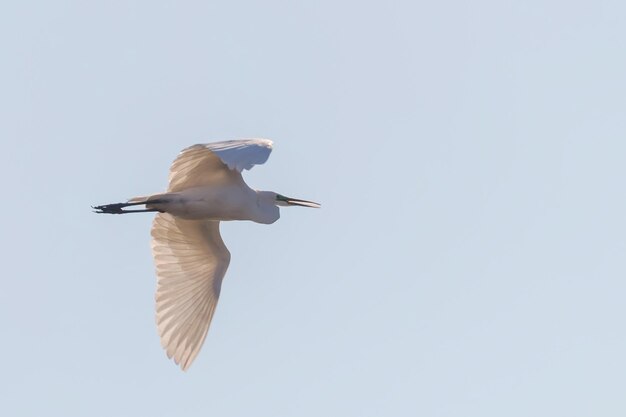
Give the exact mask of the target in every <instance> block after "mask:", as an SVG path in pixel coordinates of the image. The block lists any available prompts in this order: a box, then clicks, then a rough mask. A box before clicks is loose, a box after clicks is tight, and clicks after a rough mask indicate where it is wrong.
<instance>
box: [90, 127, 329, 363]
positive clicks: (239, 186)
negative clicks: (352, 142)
mask: <svg viewBox="0 0 626 417" xmlns="http://www.w3.org/2000/svg"><path fill="white" fill-rule="evenodd" d="M271 151H272V141H270V140H267V139H244V140H232V141H224V142H215V143H209V144H201V145H194V146H191V147H189V148H186V149H184V150H183V151H182V152H181V153H180V154H179V155H178V157H177V158H176V160H175V161H174V162H173V164H172V166H171V168H170V174H169V186H168V189H167V192H165V193H162V194H155V195H151V196H147V197H135V198H132V199H130V200H129V201H128V202H126V203H115V204H105V205H101V206H96V207H94V209H95V210H96V212H97V213H109V214H125V213H139V212H158V213H157V215H156V217H155V218H154V222H153V223H152V233H151V234H152V254H153V257H154V262H155V264H156V273H157V290H156V322H157V327H158V331H159V336H160V338H161V344H162V346H163V348H164V349H165V351H166V352H167V356H168V357H169V358H173V359H174V362H176V363H177V364H179V365H180V367H181V368H182V369H183V370H187V369H188V368H189V366H190V365H191V363H192V362H193V360H194V359H195V358H196V356H197V354H198V352H199V351H200V347H201V346H202V344H203V343H204V339H205V338H206V335H207V332H208V330H209V325H210V324H211V319H212V317H213V313H214V311H215V307H216V305H217V300H218V297H219V294H220V289H221V286H222V279H223V278H224V274H225V273H226V269H227V268H228V264H229V262H230V252H229V251H228V249H227V248H226V246H225V245H224V242H223V241H222V238H221V236H220V231H219V223H220V221H222V220H252V221H253V222H257V223H264V224H271V223H274V222H275V221H276V220H278V218H279V217H280V213H279V209H278V206H304V207H320V205H319V204H318V203H314V202H312V201H307V200H299V199H295V198H290V197H285V196H283V195H280V194H277V193H275V192H271V191H255V190H253V189H251V188H250V187H248V186H247V185H246V183H245V182H244V180H243V178H242V176H241V172H242V171H243V170H244V169H251V168H252V167H253V166H254V165H257V164H263V163H264V162H265V161H267V158H268V157H269V155H270V152H271ZM139 205H145V208H143V209H131V210H124V208H125V207H128V206H139Z"/></svg>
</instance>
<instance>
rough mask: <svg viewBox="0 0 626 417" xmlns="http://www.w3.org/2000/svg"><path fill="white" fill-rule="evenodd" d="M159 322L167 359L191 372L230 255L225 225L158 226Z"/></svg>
mask: <svg viewBox="0 0 626 417" xmlns="http://www.w3.org/2000/svg"><path fill="white" fill-rule="evenodd" d="M152 253H153V256H154V261H155V264H156V270H157V292H156V297H155V299H156V320H157V327H158V330H159V336H160V337H161V344H162V346H163V348H164V349H165V351H166V353H167V356H168V357H169V358H173V359H174V362H176V363H177V364H179V365H180V367H181V368H182V369H183V370H187V369H188V368H189V366H190V365H191V363H192V362H193V360H194V359H195V357H196V356H197V354H198V352H199V351H200V348H201V347H202V344H203V343H204V339H205V338H206V335H207V332H208V330H209V326H210V324H211V319H212V318H213V313H214V312H215V307H216V306H217V301H218V298H219V295H220V289H221V286H222V280H223V278H224V275H225V274H226V269H227V268H228V264H229V262H230V253H229V252H228V249H226V246H225V245H224V242H223V241H222V238H221V236H220V233H219V222H217V221H200V220H183V219H179V218H177V217H174V216H172V215H170V214H167V213H158V214H157V215H156V217H155V219H154V222H153V224H152Z"/></svg>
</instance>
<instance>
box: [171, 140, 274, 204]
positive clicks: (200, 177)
mask: <svg viewBox="0 0 626 417" xmlns="http://www.w3.org/2000/svg"><path fill="white" fill-rule="evenodd" d="M271 152H272V141H271V140H268V139H241V140H228V141H224V142H214V143H207V144H204V145H202V144H200V145H193V146H190V147H188V148H186V149H183V150H182V151H181V153H180V154H179V155H178V157H177V158H176V160H175V161H174V163H172V166H171V168H170V178H169V187H168V191H169V192H176V191H181V190H183V189H186V188H192V187H199V186H203V185H223V184H225V183H227V182H230V181H236V182H239V181H243V179H242V178H241V171H243V170H244V169H251V168H252V167H253V166H254V165H260V164H263V163H264V162H265V161H267V158H269V156H270V153H271Z"/></svg>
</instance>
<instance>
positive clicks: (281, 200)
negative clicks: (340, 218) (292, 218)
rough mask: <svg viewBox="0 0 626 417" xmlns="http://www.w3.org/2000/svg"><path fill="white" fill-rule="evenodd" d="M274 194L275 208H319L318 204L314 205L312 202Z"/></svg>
mask: <svg viewBox="0 0 626 417" xmlns="http://www.w3.org/2000/svg"><path fill="white" fill-rule="evenodd" d="M274 194H275V197H274V198H275V203H274V204H276V205H277V206H302V207H312V208H320V204H319V203H314V202H313V201H308V200H300V199H298V198H291V197H285V196H284V195H280V194H276V193H274Z"/></svg>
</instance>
